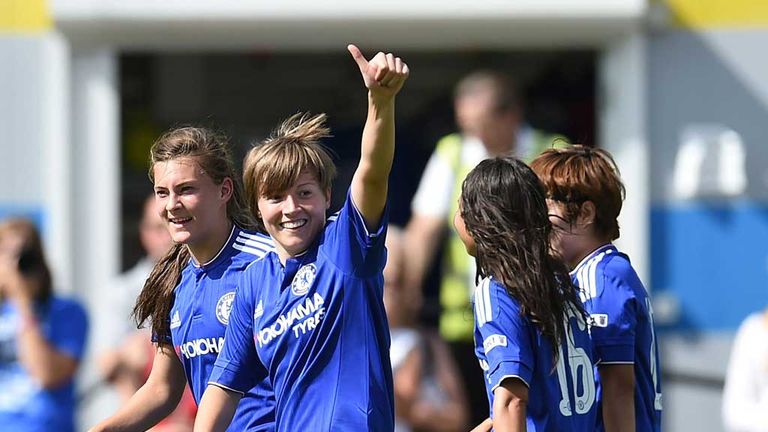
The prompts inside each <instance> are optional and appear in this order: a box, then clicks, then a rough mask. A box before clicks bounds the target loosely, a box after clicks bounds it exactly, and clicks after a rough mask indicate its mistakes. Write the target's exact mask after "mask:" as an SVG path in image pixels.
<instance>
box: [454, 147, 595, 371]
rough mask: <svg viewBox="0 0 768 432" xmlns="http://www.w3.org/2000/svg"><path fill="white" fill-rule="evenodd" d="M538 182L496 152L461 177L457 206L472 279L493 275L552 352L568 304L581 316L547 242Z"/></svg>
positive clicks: (541, 189) (556, 348) (548, 229)
mask: <svg viewBox="0 0 768 432" xmlns="http://www.w3.org/2000/svg"><path fill="white" fill-rule="evenodd" d="M545 197H546V195H545V193H544V187H543V185H542V184H541V182H540V181H539V178H538V177H537V176H536V174H534V172H533V171H532V170H531V169H530V168H529V167H528V166H527V165H525V164H524V163H523V162H521V161H519V160H517V159H515V158H511V157H504V158H502V157H497V158H493V159H488V160H485V161H483V162H481V163H480V164H479V165H478V166H477V167H476V168H475V169H473V170H472V171H471V172H470V173H469V175H468V176H467V178H466V179H465V180H464V183H463V184H462V188H461V198H460V200H461V201H460V204H461V205H460V209H461V210H460V211H461V217H462V218H463V219H464V224H465V226H466V228H467V232H468V233H469V234H470V235H471V236H472V238H473V239H474V241H475V243H476V245H477V254H476V258H477V275H476V277H477V279H480V278H485V277H489V276H491V277H493V278H494V279H496V280H497V281H498V282H499V283H501V284H502V285H503V286H504V287H505V289H506V290H507V293H508V294H509V295H510V296H512V297H513V298H514V299H515V300H517V301H518V302H519V303H520V313H521V314H522V315H524V316H526V317H528V318H529V319H530V320H531V321H532V322H533V323H534V324H535V325H536V326H537V327H538V328H539V330H540V331H541V333H542V334H543V335H544V336H545V337H547V338H548V339H549V340H550V342H552V358H553V360H555V359H557V356H558V353H559V345H560V342H561V341H562V340H563V337H564V336H565V335H566V334H567V329H566V327H565V320H566V317H567V314H568V309H569V308H572V310H574V311H576V312H577V314H581V316H582V317H583V318H584V319H586V312H585V311H584V307H583V306H582V304H581V301H579V298H578V296H577V291H576V288H575V287H574V286H573V283H572V282H571V278H570V275H569V274H568V269H567V267H566V265H565V264H564V263H563V262H562V261H561V260H560V259H559V258H557V256H556V255H555V254H554V251H553V250H552V247H551V245H550V237H551V235H552V228H551V225H550V222H549V218H548V216H547V203H546V200H545Z"/></svg>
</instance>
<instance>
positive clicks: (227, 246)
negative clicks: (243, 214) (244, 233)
mask: <svg viewBox="0 0 768 432" xmlns="http://www.w3.org/2000/svg"><path fill="white" fill-rule="evenodd" d="M240 231H241V230H240V228H238V227H237V225H235V224H232V231H230V233H229V238H227V241H225V242H224V245H223V246H222V247H221V249H219V251H218V252H217V253H216V255H214V257H213V258H211V259H210V260H208V262H205V263H202V264H199V263H198V262H197V261H195V259H194V258H193V257H190V262H191V263H192V268H193V269H194V270H195V273H203V272H206V271H209V270H210V269H212V268H214V267H216V266H217V265H218V264H219V263H220V262H222V261H223V260H224V259H226V258H227V257H229V256H230V255H232V251H234V250H235V249H234V248H233V247H232V244H233V243H234V242H235V239H236V238H237V234H238V233H239V232H240Z"/></svg>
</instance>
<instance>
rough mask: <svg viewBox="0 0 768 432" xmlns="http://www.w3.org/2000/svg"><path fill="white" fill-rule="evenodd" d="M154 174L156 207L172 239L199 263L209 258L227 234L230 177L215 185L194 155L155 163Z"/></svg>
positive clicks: (230, 190)
mask: <svg viewBox="0 0 768 432" xmlns="http://www.w3.org/2000/svg"><path fill="white" fill-rule="evenodd" d="M153 173H154V180H155V199H156V202H157V207H156V209H157V210H158V211H159V212H160V217H161V218H162V219H163V221H164V222H165V224H166V227H167V228H168V232H169V233H170V235H171V238H172V239H173V241H174V242H175V243H182V244H186V245H187V246H188V247H189V249H190V251H191V252H192V254H193V255H194V256H195V258H196V259H197V260H198V262H206V261H208V259H209V258H212V257H213V256H214V255H215V254H216V253H217V252H218V250H219V249H220V248H221V245H222V242H223V241H225V240H226V236H227V235H228V234H229V229H230V221H229V219H227V202H228V201H229V199H230V197H231V196H232V180H231V179H229V178H225V179H224V181H223V182H222V183H221V184H219V185H217V184H215V183H214V182H213V180H212V179H211V177H209V176H208V175H207V174H205V172H204V171H203V170H202V169H201V168H200V166H199V164H198V163H197V161H196V160H195V159H194V158H193V157H183V158H178V159H171V160H169V161H167V162H157V163H155V165H154V167H153ZM222 233H224V235H225V238H224V239H223V240H222V238H221V237H222Z"/></svg>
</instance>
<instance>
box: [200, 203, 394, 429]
mask: <svg viewBox="0 0 768 432" xmlns="http://www.w3.org/2000/svg"><path fill="white" fill-rule="evenodd" d="M386 224H387V218H386V212H385V214H384V215H383V216H382V219H381V222H380V226H379V228H378V229H377V230H376V232H368V230H367V229H366V226H365V222H364V221H363V218H362V216H361V215H360V214H359V212H358V210H357V209H356V208H355V207H354V205H353V203H352V200H351V197H350V196H349V194H348V195H347V199H346V201H345V203H344V206H343V207H342V209H341V210H340V211H339V213H338V214H337V215H336V216H335V217H331V218H330V219H329V222H328V223H327V224H326V226H325V229H324V231H323V232H322V233H321V234H320V235H319V238H318V239H317V241H316V242H315V244H314V245H313V246H312V247H311V248H310V249H309V250H307V251H306V253H304V254H302V255H301V256H297V257H294V258H290V259H288V260H287V261H286V263H285V266H283V265H282V264H281V263H280V260H279V258H278V256H277V254H276V253H269V254H267V255H266V256H265V257H264V258H263V259H261V260H258V261H256V262H254V263H253V264H252V265H251V266H250V267H249V268H248V269H247V270H246V271H245V273H244V274H243V283H242V284H241V286H240V289H239V290H238V292H237V296H236V298H235V305H234V307H233V309H232V315H231V316H230V325H229V328H228V329H227V336H226V343H225V344H224V350H223V351H222V352H221V354H220V355H219V358H218V360H217V361H216V366H215V367H214V370H213V373H212V375H211V382H212V383H214V384H216V385H220V386H222V387H225V388H229V389H234V390H237V391H243V390H244V389H247V388H249V386H251V385H252V383H253V382H255V381H258V380H259V379H261V378H262V377H264V376H266V375H268V376H269V377H270V380H271V382H272V385H273V388H274V391H275V398H276V407H275V417H276V429H277V430H279V431H299V430H301V431H313V432H321V431H330V430H333V431H363V430H365V431H392V429H393V427H394V397H393V385H392V369H391V366H390V360H389V343H390V339H389V329H388V325H387V318H386V314H385V312H384V305H383V299H382V297H383V277H382V269H383V268H384V263H385V261H386V250H385V248H384V237H385V235H386ZM261 286H263V287H264V289H261Z"/></svg>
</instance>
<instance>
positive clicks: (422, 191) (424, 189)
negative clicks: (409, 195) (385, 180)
mask: <svg viewBox="0 0 768 432" xmlns="http://www.w3.org/2000/svg"><path fill="white" fill-rule="evenodd" d="M452 139H453V140H459V141H460V140H461V137H460V136H459V135H449V136H447V137H445V138H443V139H442V140H440V141H439V142H438V143H437V147H436V148H435V151H434V152H432V156H430V158H429V161H427V166H426V167H425V168H424V173H423V174H422V175H421V180H420V181H419V188H418V189H417V190H416V194H415V195H414V196H413V200H412V201H411V211H412V212H413V213H414V214H418V215H423V216H433V217H437V218H447V217H448V213H449V212H450V211H451V197H452V196H453V188H454V186H455V183H456V182H455V179H454V176H455V175H456V174H455V173H454V172H453V171H454V170H453V166H452V164H451V158H452V157H455V158H458V155H452V152H453V151H457V150H459V149H460V148H461V142H459V143H456V144H454V143H452V142H450V140H452ZM451 146H453V147H456V150H454V149H452V148H449V147H451Z"/></svg>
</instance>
